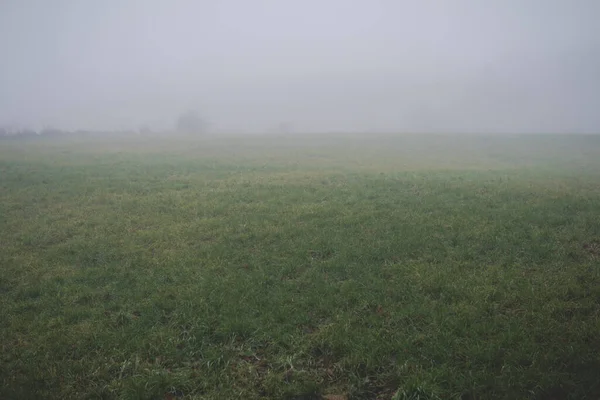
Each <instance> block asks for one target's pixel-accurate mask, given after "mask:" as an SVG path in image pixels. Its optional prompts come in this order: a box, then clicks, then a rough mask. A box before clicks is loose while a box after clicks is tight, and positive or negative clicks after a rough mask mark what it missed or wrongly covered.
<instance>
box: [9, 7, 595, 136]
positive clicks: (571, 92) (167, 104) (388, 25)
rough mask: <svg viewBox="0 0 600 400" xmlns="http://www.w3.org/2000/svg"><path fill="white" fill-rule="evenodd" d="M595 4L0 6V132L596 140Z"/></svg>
mask: <svg viewBox="0 0 600 400" xmlns="http://www.w3.org/2000/svg"><path fill="white" fill-rule="evenodd" d="M599 15H600V2H599V1H597V0H503V1H500V0H495V1H482V0H413V1H402V0H319V1H317V0H303V1H291V0H289V1H285V0H252V1H248V0H212V1H208V0H205V1H201V0H138V1H133V0H105V1H92V0H89V1H85V0H83V1H81V0H52V1H48V0H37V1H35V0H2V1H0V60H1V62H0V125H1V124H13V125H15V124H16V125H28V126H32V127H43V126H53V127H60V128H64V129H78V128H84V129H97V130H114V129H137V128H138V127H139V126H141V125H147V126H150V127H152V128H153V129H169V128H171V127H172V126H173V123H174V121H175V119H176V118H177V115H178V114H180V113H181V112H183V111H185V110H189V109H195V110H198V112H199V113H200V114H201V115H202V116H203V117H204V118H206V119H207V120H208V121H210V124H211V126H212V127H213V129H214V130H215V131H232V132H266V131H269V130H271V129H275V130H276V129H278V128H277V127H281V126H282V124H284V125H285V126H286V127H287V128H286V129H289V130H293V131H295V132H327V131H348V132H364V131H370V132H371V131H373V132H374V131H377V132H388V131H389V132H421V131H423V132H425V131H434V132H600V112H598V109H599V106H600V74H599V73H598V71H600V25H598V16H599Z"/></svg>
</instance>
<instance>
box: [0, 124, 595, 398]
mask: <svg viewBox="0 0 600 400" xmlns="http://www.w3.org/2000/svg"><path fill="white" fill-rule="evenodd" d="M0 228H1V230H0V263H1V267H0V321H1V324H0V344H1V346H2V347H1V350H2V351H1V354H0V357H1V359H0V398H1V399H95V398H105V399H112V398H122V399H165V400H174V399H258V398H270V399H296V400H300V399H307V400H308V399H329V400H341V399H392V398H393V399H463V400H467V399H471V400H474V399H586V398H587V399H598V398H600V136H583V135H564V136H560V135H529V136H501V135H497V136H466V135H465V136H459V135H457V136H444V135H437V136H436V135H424V136H416V135H414V136H410V135H404V136H395V137H394V136H334V135H328V136H321V137H319V136H299V137H284V136H281V137H275V136H273V137H267V136H260V137H237V138H236V137H222V138H198V139H189V138H187V139H185V138H178V139H173V140H167V139H164V138H162V139H161V138H146V139H144V138H139V137H137V138H134V137H132V138H112V139H110V140H109V139H100V138H93V137H90V138H79V139H77V138H70V139H69V138H60V139H59V138H57V139H52V140H51V139H47V138H33V139H27V140H15V139H4V140H0ZM336 396H338V397H336Z"/></svg>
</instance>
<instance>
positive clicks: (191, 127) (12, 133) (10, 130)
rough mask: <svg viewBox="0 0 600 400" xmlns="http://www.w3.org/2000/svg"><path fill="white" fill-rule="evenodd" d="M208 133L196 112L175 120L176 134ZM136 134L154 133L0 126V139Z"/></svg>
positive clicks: (142, 129)
mask: <svg viewBox="0 0 600 400" xmlns="http://www.w3.org/2000/svg"><path fill="white" fill-rule="evenodd" d="M207 131H208V123H207V122H206V120H205V119H204V118H202V117H201V116H200V114H199V113H198V112H197V111H194V110H189V111H186V112H184V113H182V114H181V115H179V117H178V118H177V119H176V121H175V126H174V132H172V133H178V134H185V135H203V134H205V133H207ZM108 133H115V134H117V133H118V134H137V135H140V136H149V135H151V134H153V133H154V130H153V129H151V128H150V127H149V126H148V125H142V126H141V127H140V128H138V129H137V130H131V131H118V132H116V131H111V132H95V131H85V130H77V131H68V130H63V129H58V128H53V127H46V128H43V129H40V130H35V129H31V128H23V127H13V126H7V125H5V126H2V125H0V138H2V137H4V138H8V137H14V138H27V137H39V136H43V137H61V136H67V135H86V134H108Z"/></svg>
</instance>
